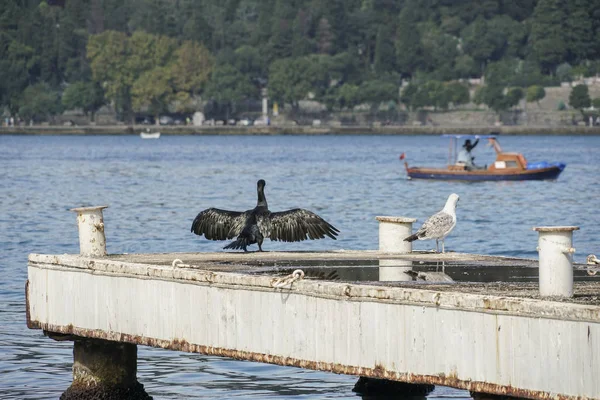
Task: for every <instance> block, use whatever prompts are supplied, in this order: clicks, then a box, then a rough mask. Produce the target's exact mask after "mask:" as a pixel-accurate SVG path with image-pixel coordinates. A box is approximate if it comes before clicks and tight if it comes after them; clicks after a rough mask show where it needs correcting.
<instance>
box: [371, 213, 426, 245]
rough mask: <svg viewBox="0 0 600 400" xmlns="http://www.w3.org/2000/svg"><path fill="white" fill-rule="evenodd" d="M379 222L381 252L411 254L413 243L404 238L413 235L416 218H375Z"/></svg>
mask: <svg viewBox="0 0 600 400" xmlns="http://www.w3.org/2000/svg"><path fill="white" fill-rule="evenodd" d="M375 219H377V221H379V250H380V251H385V252H389V253H410V252H412V243H411V242H405V241H404V238H406V237H408V236H410V235H411V234H412V224H413V223H414V222H415V221H416V219H415V218H405V217H375Z"/></svg>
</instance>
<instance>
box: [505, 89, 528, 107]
mask: <svg viewBox="0 0 600 400" xmlns="http://www.w3.org/2000/svg"><path fill="white" fill-rule="evenodd" d="M523 97H525V93H524V92H523V89H521V88H520V87H514V88H510V89H508V90H507V92H506V94H505V95H504V98H505V102H506V107H507V108H511V107H515V106H517V105H518V104H519V102H520V101H521V99H523Z"/></svg>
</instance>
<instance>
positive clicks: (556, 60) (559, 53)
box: [529, 0, 567, 72]
mask: <svg viewBox="0 0 600 400" xmlns="http://www.w3.org/2000/svg"><path fill="white" fill-rule="evenodd" d="M563 4H564V2H563V0H539V2H538V3H537V5H536V7H535V10H534V12H533V15H532V17H531V33H530V35H529V43H530V45H531V49H532V52H533V56H534V57H536V59H537V60H538V62H539V63H540V65H541V66H542V69H543V70H544V71H545V72H551V71H553V70H554V68H555V67H556V66H557V65H558V64H560V63H561V62H562V61H563V60H564V59H565V56H566V55H567V42H566V41H565V33H564V32H565V30H564V21H565V20H566V19H567V16H566V14H565V10H564V8H563Z"/></svg>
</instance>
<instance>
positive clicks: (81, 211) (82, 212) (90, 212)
mask: <svg viewBox="0 0 600 400" xmlns="http://www.w3.org/2000/svg"><path fill="white" fill-rule="evenodd" d="M107 207H108V206H98V207H79V208H72V209H71V211H74V212H76V213H77V228H78V229H79V254H81V255H82V256H89V257H103V256H105V255H106V254H107V253H106V237H105V236H104V219H103V216H102V210H103V209H105V208H107Z"/></svg>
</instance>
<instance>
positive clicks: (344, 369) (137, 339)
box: [31, 321, 592, 400]
mask: <svg viewBox="0 0 600 400" xmlns="http://www.w3.org/2000/svg"><path fill="white" fill-rule="evenodd" d="M31 325H32V326H35V327H39V328H41V329H43V330H44V331H47V332H55V333H61V334H70V335H75V336H79V337H80V338H77V339H83V338H94V339H104V340H111V341H116V342H126V343H132V344H137V345H144V346H151V347H160V348H163V349H169V350H177V351H185V352H190V353H199V354H205V355H211V356H219V357H228V358H233V359H236V360H246V361H255V362H262V363H268V364H276V365H282V366H291V367H299V368H305V369H312V370H319V371H327V372H333V373H337V374H344V375H357V376H366V377H370V378H378V379H388V380H393V381H400V382H406V383H415V384H430V385H442V386H450V387H454V388H458V389H464V390H469V391H471V392H481V393H490V394H496V395H501V396H512V397H521V398H528V399H540V400H592V399H591V398H588V397H582V396H565V395H558V394H555V393H549V392H544V391H538V390H524V389H518V388H514V387H512V386H502V385H497V384H493V383H488V382H477V381H469V380H461V379H460V378H458V376H457V374H456V373H452V374H449V375H445V374H439V375H419V374H412V373H402V372H396V371H388V370H386V369H385V368H384V367H383V366H382V365H379V364H376V365H374V367H373V368H365V367H356V366H350V365H341V364H336V363H327V362H316V361H307V360H301V359H296V358H291V357H281V356H275V355H269V354H262V353H253V352H248V351H240V350H231V349H224V348H217V347H211V346H203V345H196V344H192V343H189V342H187V341H185V340H181V339H173V340H162V339H154V338H150V337H143V336H136V335H128V334H123V333H118V332H105V331H102V330H90V329H83V328H78V327H74V326H73V325H67V326H57V325H50V324H43V323H39V322H36V321H31Z"/></svg>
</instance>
